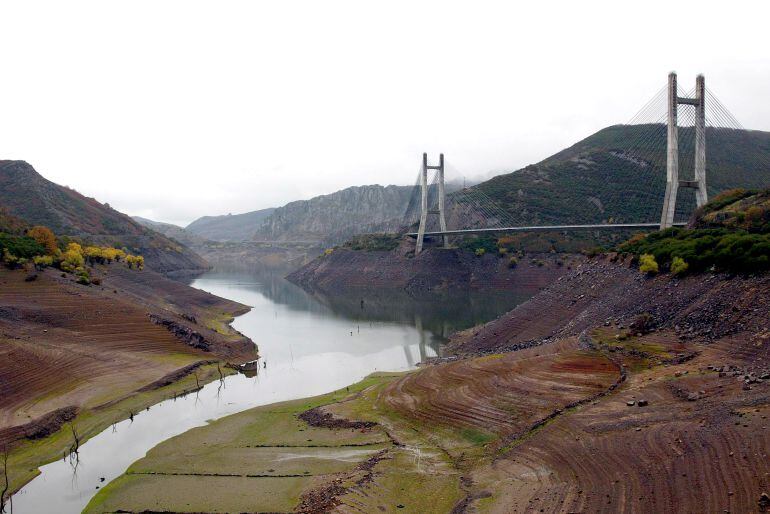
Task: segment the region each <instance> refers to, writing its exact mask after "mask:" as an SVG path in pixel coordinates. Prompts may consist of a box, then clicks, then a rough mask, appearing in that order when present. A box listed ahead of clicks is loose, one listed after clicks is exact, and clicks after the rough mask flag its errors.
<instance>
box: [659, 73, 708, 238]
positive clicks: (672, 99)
mask: <svg viewBox="0 0 770 514" xmlns="http://www.w3.org/2000/svg"><path fill="white" fill-rule="evenodd" d="M680 104H682V105H692V106H694V107H695V166H694V170H695V172H694V177H693V178H694V180H692V181H690V180H681V181H680V180H679V127H678V124H677V117H678V109H679V105H680ZM667 127H668V130H667V134H668V136H667V137H668V144H667V152H666V193H665V196H664V197H663V210H662V212H661V215H660V229H661V230H663V229H666V228H669V227H671V226H673V224H674V214H675V213H676V196H677V193H678V192H679V187H680V186H681V187H687V188H693V189H695V201H696V204H697V206H698V207H700V206H701V205H703V204H705V203H706V202H707V201H708V193H707V191H706V85H705V79H704V78H703V75H698V77H697V79H696V82H695V98H683V97H680V96H679V93H678V91H677V82H676V73H674V72H671V73H669V75H668V123H667Z"/></svg>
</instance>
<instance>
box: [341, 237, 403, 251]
mask: <svg viewBox="0 0 770 514" xmlns="http://www.w3.org/2000/svg"><path fill="white" fill-rule="evenodd" d="M399 241H401V236H399V235H397V234H362V235H359V236H356V237H354V238H352V239H350V240H349V241H347V242H346V243H345V244H344V245H343V246H344V247H345V248H349V249H351V250H358V251H364V252H373V251H388V252H389V251H391V250H395V249H396V248H397V247H398V244H399Z"/></svg>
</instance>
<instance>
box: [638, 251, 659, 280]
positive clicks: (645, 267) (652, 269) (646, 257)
mask: <svg viewBox="0 0 770 514" xmlns="http://www.w3.org/2000/svg"><path fill="white" fill-rule="evenodd" d="M639 271H641V272H642V273H647V274H648V275H654V274H656V273H657V272H658V263H657V261H656V260H655V256H654V255H651V254H649V253H645V254H643V255H642V256H641V257H639Z"/></svg>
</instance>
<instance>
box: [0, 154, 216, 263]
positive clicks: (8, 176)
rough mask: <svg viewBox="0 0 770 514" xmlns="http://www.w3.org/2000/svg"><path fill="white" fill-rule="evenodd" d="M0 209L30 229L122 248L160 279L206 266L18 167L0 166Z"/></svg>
mask: <svg viewBox="0 0 770 514" xmlns="http://www.w3.org/2000/svg"><path fill="white" fill-rule="evenodd" d="M0 207H2V208H3V209H5V211H6V212H7V213H8V214H10V215H12V216H14V217H16V218H21V219H23V220H24V221H25V222H27V223H29V224H31V225H42V226H46V227H48V228H50V229H51V230H52V231H53V232H55V233H56V234H57V235H58V236H66V237H70V238H76V239H79V240H80V242H83V243H88V244H94V245H100V246H111V247H116V248H126V250H127V251H128V252H130V253H137V254H141V255H143V256H144V258H145V259H146V260H147V265H148V266H149V267H150V268H152V269H154V270H155V271H159V272H162V273H171V272H180V271H199V270H203V269H206V268H207V267H208V264H207V263H206V262H205V261H204V260H203V259H201V258H200V257H199V256H198V255H196V254H195V253H194V252H193V251H192V250H190V249H189V248H187V247H186V246H184V245H182V244H180V243H179V242H176V241H172V240H171V239H169V238H167V237H165V236H163V235H162V234H159V233H158V232H155V231H153V230H151V229H148V228H146V227H143V226H142V225H140V224H139V223H137V222H135V221H134V220H132V219H131V218H130V217H128V216H126V215H125V214H123V213H120V212H118V211H116V210H115V209H113V208H111V207H110V206H109V205H107V204H101V203H99V202H98V201H96V200H94V199H93V198H87V197H85V196H83V195H81V194H80V193H78V192H77V191H75V190H73V189H69V188H67V187H63V186H60V185H58V184H54V183H53V182H51V181H49V180H46V179H45V178H43V177H42V176H41V175H40V174H39V173H38V172H37V171H35V169H34V168H33V167H32V166H30V165H29V164H28V163H26V162H24V161H0Z"/></svg>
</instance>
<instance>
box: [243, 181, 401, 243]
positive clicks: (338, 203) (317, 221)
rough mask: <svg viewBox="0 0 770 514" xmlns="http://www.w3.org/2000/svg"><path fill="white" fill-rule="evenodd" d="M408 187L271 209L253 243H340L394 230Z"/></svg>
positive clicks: (376, 188)
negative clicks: (351, 237) (361, 235)
mask: <svg viewBox="0 0 770 514" xmlns="http://www.w3.org/2000/svg"><path fill="white" fill-rule="evenodd" d="M412 189H413V188H412V187H411V186H380V185H371V186H356V187H349V188H347V189H343V190H342V191H337V192H335V193H331V194H328V195H322V196H316V197H315V198H311V199H310V200H300V201H296V202H291V203H288V204H286V205H284V206H283V207H280V208H278V209H276V210H275V212H273V213H272V214H271V215H270V216H269V217H268V218H267V219H265V221H264V223H263V224H262V226H261V227H260V229H259V230H258V231H257V233H256V236H255V237H254V239H255V240H256V241H313V242H323V243H324V244H337V243H341V242H344V241H345V240H346V239H348V238H349V237H350V236H353V235H355V234H358V233H364V232H373V231H388V230H391V231H392V230H396V229H398V228H399V226H400V221H401V218H402V217H403V215H404V212H405V211H406V207H407V204H408V203H409V196H410V194H411V193H412Z"/></svg>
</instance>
